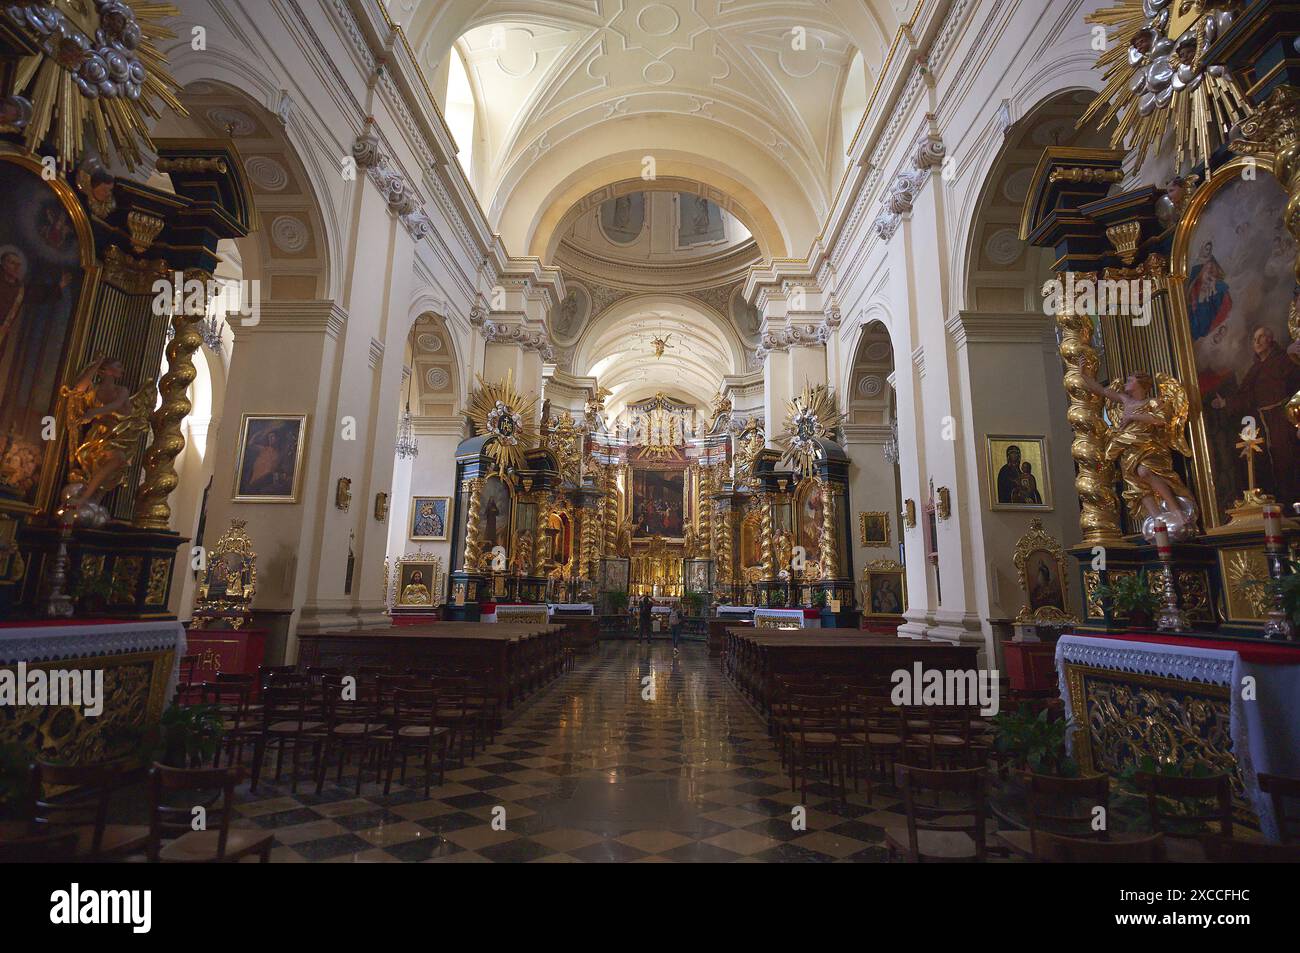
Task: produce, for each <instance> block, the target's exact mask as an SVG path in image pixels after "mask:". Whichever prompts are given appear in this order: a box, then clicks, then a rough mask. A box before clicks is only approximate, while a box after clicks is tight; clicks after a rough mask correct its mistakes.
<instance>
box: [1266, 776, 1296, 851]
mask: <svg viewBox="0 0 1300 953" xmlns="http://www.w3.org/2000/svg"><path fill="white" fill-rule="evenodd" d="M1256 780H1258V781H1259V789H1260V790H1261V791H1263V792H1264V793H1265V794H1267V795H1268V796H1269V798H1270V799H1272V801H1273V816H1274V817H1275V818H1276V819H1277V833H1278V836H1279V837H1280V838H1281V839H1282V843H1283V844H1294V843H1297V842H1300V778H1288V777H1285V776H1283V775H1281V774H1258V775H1256ZM1288 799H1290V801H1291V804H1292V805H1293V806H1290V807H1289V806H1288V804H1287V800H1288Z"/></svg>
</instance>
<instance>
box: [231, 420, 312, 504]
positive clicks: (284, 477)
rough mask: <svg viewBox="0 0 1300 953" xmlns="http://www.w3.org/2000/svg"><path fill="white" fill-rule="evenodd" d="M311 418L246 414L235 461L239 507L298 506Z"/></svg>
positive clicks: (241, 425) (236, 493) (240, 428)
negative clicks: (248, 505)
mask: <svg viewBox="0 0 1300 953" xmlns="http://www.w3.org/2000/svg"><path fill="white" fill-rule="evenodd" d="M306 442H307V415H306V414H296V415H269V414H267V415H263V414H244V416H243V418H242V420H241V421H240V427H239V450H238V458H237V459H236V461H235V495H234V497H233V499H234V501H235V502H236V503H297V502H298V489H299V486H300V485H301V483H302V457H303V448H304V445H305V444H306Z"/></svg>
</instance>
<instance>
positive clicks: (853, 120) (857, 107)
mask: <svg viewBox="0 0 1300 953" xmlns="http://www.w3.org/2000/svg"><path fill="white" fill-rule="evenodd" d="M866 108H867V68H866V64H865V63H864V62H863V59H862V51H861V50H859V51H858V52H857V53H855V54H854V56H853V62H852V63H850V64H849V75H848V78H847V79H845V81H844V95H843V96H841V97H840V133H841V135H842V136H843V139H844V151H846V152H847V151H848V148H849V144H850V143H852V142H853V135H854V133H856V132H857V131H858V124H859V123H861V122H862V113H863V112H864V111H865V110H866Z"/></svg>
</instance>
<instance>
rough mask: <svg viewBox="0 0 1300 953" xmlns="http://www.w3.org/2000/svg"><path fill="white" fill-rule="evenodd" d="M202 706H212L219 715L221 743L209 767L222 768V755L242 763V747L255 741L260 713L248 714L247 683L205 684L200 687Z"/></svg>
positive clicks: (248, 682) (232, 761) (249, 691)
mask: <svg viewBox="0 0 1300 953" xmlns="http://www.w3.org/2000/svg"><path fill="white" fill-rule="evenodd" d="M202 691H203V703H204V704H205V705H215V706H216V708H217V712H218V713H219V714H220V715H221V740H220V741H219V742H218V744H217V750H216V753H215V754H214V755H213V756H212V766H213V767H214V768H219V767H221V755H222V753H223V752H224V753H225V755H226V758H227V760H229V761H230V762H231V763H232V764H238V763H239V762H241V761H243V760H244V745H246V744H252V743H253V742H254V741H255V739H256V737H257V727H258V723H259V719H260V716H261V711H260V710H259V711H258V712H253V711H252V710H251V706H250V702H249V698H250V697H251V693H252V682H251V680H250V681H225V682H204V683H203V686H202Z"/></svg>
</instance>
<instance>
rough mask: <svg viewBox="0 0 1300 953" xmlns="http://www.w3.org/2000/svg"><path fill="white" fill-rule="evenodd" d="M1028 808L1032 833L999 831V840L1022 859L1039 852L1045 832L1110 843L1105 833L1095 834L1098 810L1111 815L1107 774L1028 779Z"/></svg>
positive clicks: (1034, 777)
mask: <svg viewBox="0 0 1300 953" xmlns="http://www.w3.org/2000/svg"><path fill="white" fill-rule="evenodd" d="M1028 781H1029V786H1028V787H1027V788H1026V790H1025V802H1026V804H1025V807H1026V809H1027V814H1028V819H1029V829H1028V830H1024V831H998V833H997V839H998V840H999V841H1001V842H1002V843H1004V844H1006V846H1007V848H1008V849H1009V850H1010V851H1011V852H1012V853H1015V854H1019V855H1020V856H1022V857H1033V856H1035V854H1036V853H1037V851H1038V835H1039V834H1040V833H1043V832H1047V833H1050V834H1060V835H1063V836H1068V837H1080V838H1093V839H1097V840H1107V839H1108V834H1107V832H1106V831H1105V830H1101V831H1094V830H1093V827H1092V825H1093V818H1094V813H1093V810H1094V808H1097V807H1100V808H1102V809H1103V810H1105V811H1106V813H1107V816H1109V813H1110V778H1109V777H1107V776H1106V775H1104V774H1098V775H1092V776H1089V777H1085V778H1054V777H1048V776H1046V775H1041V774H1031V775H1028Z"/></svg>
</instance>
